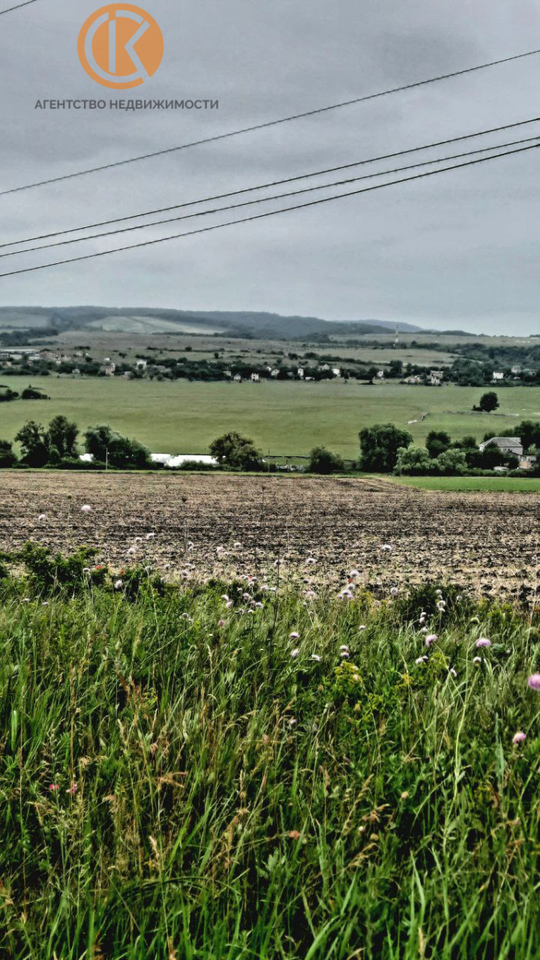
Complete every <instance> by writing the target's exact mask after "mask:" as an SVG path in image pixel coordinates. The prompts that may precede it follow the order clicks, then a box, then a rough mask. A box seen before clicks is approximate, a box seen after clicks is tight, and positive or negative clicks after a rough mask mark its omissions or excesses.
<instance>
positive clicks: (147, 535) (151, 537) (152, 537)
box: [146, 533, 155, 540]
mask: <svg viewBox="0 0 540 960" xmlns="http://www.w3.org/2000/svg"><path fill="white" fill-rule="evenodd" d="M154 537H155V533H147V534H146V539H147V540H153V539H154Z"/></svg>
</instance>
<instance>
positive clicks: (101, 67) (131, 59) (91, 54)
mask: <svg viewBox="0 0 540 960" xmlns="http://www.w3.org/2000/svg"><path fill="white" fill-rule="evenodd" d="M78 51H79V59H80V61H81V63H82V65H83V67H84V69H85V70H86V72H87V74H88V76H89V77H92V80H96V81H97V83H101V84H102V86H104V87H114V88H116V89H117V90H126V89H127V88H128V87H138V86H140V84H141V83H144V81H145V80H148V79H149V77H152V76H153V75H154V73H155V72H156V70H157V69H158V67H159V65H160V63H161V60H162V57H163V34H162V33H161V30H160V28H159V25H158V24H157V23H156V21H155V20H154V18H153V17H151V16H150V14H148V13H146V12H145V11H144V10H141V8H140V7H134V6H132V5H131V4H130V3H109V4H107V6H106V7H101V9H100V10H96V11H95V13H93V14H92V16H91V17H88V20H87V21H86V23H85V24H84V26H83V28H82V30H81V32H80V34H79V43H78Z"/></svg>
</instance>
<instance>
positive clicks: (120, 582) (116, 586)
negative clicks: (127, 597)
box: [114, 580, 124, 590]
mask: <svg viewBox="0 0 540 960" xmlns="http://www.w3.org/2000/svg"><path fill="white" fill-rule="evenodd" d="M123 586H124V584H123V582H122V580H117V581H116V583H115V585H114V589H115V590H121V589H122V587H123Z"/></svg>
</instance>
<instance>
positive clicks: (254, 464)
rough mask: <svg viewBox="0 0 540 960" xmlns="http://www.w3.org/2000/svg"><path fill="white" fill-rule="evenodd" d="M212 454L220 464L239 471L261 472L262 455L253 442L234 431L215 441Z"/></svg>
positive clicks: (212, 445)
mask: <svg viewBox="0 0 540 960" xmlns="http://www.w3.org/2000/svg"><path fill="white" fill-rule="evenodd" d="M210 453H211V455H212V456H213V457H215V458H216V460H217V462H218V463H220V464H222V465H223V466H226V467H232V468H233V469H237V470H259V469H260V467H261V464H262V454H261V452H260V451H259V450H257V448H256V446H255V444H254V443H253V440H250V439H249V438H248V437H243V436H241V434H239V433H236V431H234V430H233V431H231V432H230V433H224V434H223V436H221V437H218V438H217V439H216V440H214V441H213V443H211V444H210Z"/></svg>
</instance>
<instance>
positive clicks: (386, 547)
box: [381, 543, 393, 552]
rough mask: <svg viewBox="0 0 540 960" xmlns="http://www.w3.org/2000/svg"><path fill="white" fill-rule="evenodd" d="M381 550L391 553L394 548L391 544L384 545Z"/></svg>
mask: <svg viewBox="0 0 540 960" xmlns="http://www.w3.org/2000/svg"><path fill="white" fill-rule="evenodd" d="M381 550H386V551H387V552H389V551H390V550H393V547H392V546H391V545H390V544H389V543H383V545H382V547H381Z"/></svg>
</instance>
